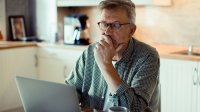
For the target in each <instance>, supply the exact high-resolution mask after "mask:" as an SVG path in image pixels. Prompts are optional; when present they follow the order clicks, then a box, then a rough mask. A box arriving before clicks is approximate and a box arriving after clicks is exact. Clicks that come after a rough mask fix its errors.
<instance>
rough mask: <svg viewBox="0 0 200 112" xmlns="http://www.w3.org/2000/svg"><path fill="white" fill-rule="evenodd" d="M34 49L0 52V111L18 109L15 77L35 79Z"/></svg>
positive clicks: (19, 102)
mask: <svg viewBox="0 0 200 112" xmlns="http://www.w3.org/2000/svg"><path fill="white" fill-rule="evenodd" d="M36 52H37V48H35V47H26V48H13V49H5V50H0V83H1V84H0V111H3V110H8V109H12V108H16V107H20V106H21V105H22V104H21V100H20V98H19V94H18V91H17V87H16V83H15V76H16V75H20V76H25V77H30V78H37V67H36V58H35V56H36Z"/></svg>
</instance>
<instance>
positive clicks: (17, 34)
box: [9, 16, 26, 40]
mask: <svg viewBox="0 0 200 112" xmlns="http://www.w3.org/2000/svg"><path fill="white" fill-rule="evenodd" d="M9 22H10V29H11V34H12V38H13V40H20V39H22V38H24V37H26V28H25V19H24V16H10V17H9Z"/></svg>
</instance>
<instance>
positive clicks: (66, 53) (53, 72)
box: [38, 48, 83, 83]
mask: <svg viewBox="0 0 200 112" xmlns="http://www.w3.org/2000/svg"><path fill="white" fill-rule="evenodd" d="M82 52H83V50H73V49H55V48H39V50H38V60H39V61H38V74H39V79H41V80H47V81H53V82H59V83H64V79H65V78H66V77H67V76H68V74H69V73H70V72H71V70H72V69H73V67H74V65H75V63H76V61H77V59H78V57H79V56H80V55H81V54H82Z"/></svg>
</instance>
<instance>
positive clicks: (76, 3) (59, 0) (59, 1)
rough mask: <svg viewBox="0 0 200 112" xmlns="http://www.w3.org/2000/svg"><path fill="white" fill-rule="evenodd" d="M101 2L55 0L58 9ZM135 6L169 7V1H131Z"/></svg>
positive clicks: (97, 0)
mask: <svg viewBox="0 0 200 112" xmlns="http://www.w3.org/2000/svg"><path fill="white" fill-rule="evenodd" d="M100 1H102V0H57V6H58V7H79V6H97V5H98V3H99V2H100ZM132 1H133V2H134V3H135V5H137V6H143V5H157V6H169V5H171V0H132Z"/></svg>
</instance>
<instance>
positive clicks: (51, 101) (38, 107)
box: [16, 76, 80, 112]
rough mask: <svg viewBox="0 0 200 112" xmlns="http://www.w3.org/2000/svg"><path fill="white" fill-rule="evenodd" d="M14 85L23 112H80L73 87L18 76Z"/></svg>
mask: <svg viewBox="0 0 200 112" xmlns="http://www.w3.org/2000/svg"><path fill="white" fill-rule="evenodd" d="M16 84H17V88H18V91H19V94H20V98H21V101H22V104H23V107H24V110H25V112H80V107H79V102H78V97H77V93H76V88H75V87H74V86H70V85H66V84H59V83H54V82H48V81H42V80H36V79H31V78H25V77H20V76H16Z"/></svg>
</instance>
